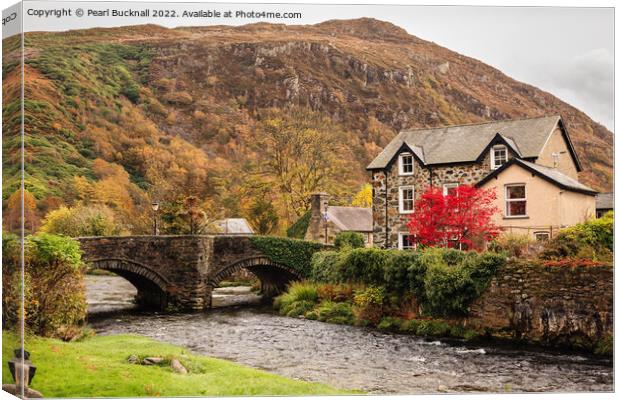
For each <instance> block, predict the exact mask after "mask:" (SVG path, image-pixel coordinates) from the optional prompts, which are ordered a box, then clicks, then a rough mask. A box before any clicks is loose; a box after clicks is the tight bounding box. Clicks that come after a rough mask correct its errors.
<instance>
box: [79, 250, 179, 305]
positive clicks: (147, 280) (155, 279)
mask: <svg viewBox="0 0 620 400" xmlns="http://www.w3.org/2000/svg"><path fill="white" fill-rule="evenodd" d="M85 261H86V262H87V263H89V264H90V265H92V266H93V267H94V268H96V269H102V270H105V271H110V272H113V273H115V274H116V275H119V276H121V277H123V278H125V279H126V280H128V281H129V282H130V283H131V284H132V285H133V286H134V287H135V288H136V289H137V290H138V294H137V296H136V303H138V305H141V306H146V307H154V308H160V309H163V308H165V307H166V305H167V302H168V296H167V293H168V289H169V286H170V283H169V282H168V280H167V279H166V278H165V277H163V276H162V275H161V274H159V273H157V272H156V271H154V270H153V269H152V268H150V267H148V266H147V265H144V264H142V263H140V262H137V261H134V260H129V259H126V258H98V259H91V260H88V259H87V260H85Z"/></svg>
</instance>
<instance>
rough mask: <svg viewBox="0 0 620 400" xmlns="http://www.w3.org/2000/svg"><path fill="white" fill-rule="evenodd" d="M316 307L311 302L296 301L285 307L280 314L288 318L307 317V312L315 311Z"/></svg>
mask: <svg viewBox="0 0 620 400" xmlns="http://www.w3.org/2000/svg"><path fill="white" fill-rule="evenodd" d="M315 306H316V303H314V302H311V301H306V300H300V301H294V302H293V303H291V304H288V305H287V306H286V307H283V308H282V309H281V310H280V314H282V315H286V316H287V317H299V316H300V315H305V314H306V313H307V312H309V311H312V310H314V307H315Z"/></svg>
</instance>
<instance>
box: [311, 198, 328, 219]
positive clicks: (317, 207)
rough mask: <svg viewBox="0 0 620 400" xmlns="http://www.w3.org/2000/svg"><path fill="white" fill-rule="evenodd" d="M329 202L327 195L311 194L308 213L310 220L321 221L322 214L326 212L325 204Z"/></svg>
mask: <svg viewBox="0 0 620 400" xmlns="http://www.w3.org/2000/svg"><path fill="white" fill-rule="evenodd" d="M328 202H329V195H328V194H327V193H323V192H321V193H313V194H312V195H311V196H310V211H311V218H312V219H315V218H318V219H321V218H323V214H324V213H325V211H326V210H327V203H328Z"/></svg>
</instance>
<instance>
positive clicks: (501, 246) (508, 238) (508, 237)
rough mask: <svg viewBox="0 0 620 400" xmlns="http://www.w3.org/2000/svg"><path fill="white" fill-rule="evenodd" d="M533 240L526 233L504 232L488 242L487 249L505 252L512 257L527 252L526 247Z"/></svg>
mask: <svg viewBox="0 0 620 400" xmlns="http://www.w3.org/2000/svg"><path fill="white" fill-rule="evenodd" d="M533 242H534V241H533V240H532V238H531V237H530V236H528V235H520V234H515V233H504V234H502V235H500V236H499V237H498V238H497V239H495V240H494V241H492V242H491V243H490V244H489V250H491V251H493V252H496V253H499V252H506V254H508V255H509V256H512V257H521V256H522V255H524V254H526V253H527V250H528V247H529V246H530V245H531V244H532V243H533Z"/></svg>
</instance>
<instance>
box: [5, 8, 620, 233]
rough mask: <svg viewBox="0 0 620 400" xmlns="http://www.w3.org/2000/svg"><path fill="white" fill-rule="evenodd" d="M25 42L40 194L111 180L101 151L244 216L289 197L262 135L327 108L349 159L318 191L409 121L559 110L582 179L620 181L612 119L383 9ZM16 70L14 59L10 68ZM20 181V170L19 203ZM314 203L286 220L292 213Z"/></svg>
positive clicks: (138, 183) (157, 191)
mask: <svg viewBox="0 0 620 400" xmlns="http://www.w3.org/2000/svg"><path fill="white" fill-rule="evenodd" d="M26 49H27V54H26V63H27V74H26V82H27V86H26V91H27V93H28V95H27V98H28V99H29V104H27V105H26V108H27V112H28V113H30V115H31V118H29V120H28V121H27V131H28V125H29V126H30V127H31V129H30V132H31V133H32V140H33V142H31V143H30V144H29V146H30V147H29V149H30V152H31V153H32V154H34V153H37V154H42V155H43V157H42V158H37V157H34V158H33V159H32V163H31V165H30V167H29V168H30V171H29V181H28V186H29V187H30V188H31V190H32V191H33V192H34V193H35V196H36V197H37V198H38V199H39V200H40V201H45V199H48V198H49V197H65V198H66V197H67V193H74V192H75V191H76V189H75V183H74V182H72V181H73V180H72V179H71V176H72V175H75V174H80V175H82V176H84V177H85V179H87V180H90V181H98V180H101V179H103V175H102V173H101V171H96V170H95V169H96V168H94V167H93V163H94V161H95V160H96V159H99V160H104V161H105V162H107V163H109V164H111V165H120V166H122V168H123V169H124V170H125V171H126V172H127V173H128V175H129V177H130V183H129V184H128V185H129V186H128V190H129V191H130V192H131V194H132V196H131V197H132V198H133V199H134V202H135V203H136V204H141V203H142V202H144V201H145V199H146V197H148V196H150V197H153V196H155V197H160V198H166V196H169V195H170V193H171V192H178V191H179V190H180V188H182V189H181V190H185V191H187V192H188V193H192V194H195V195H197V196H200V197H201V198H207V199H210V201H211V202H212V205H213V206H214V207H215V208H218V209H222V210H224V211H222V213H224V214H229V215H232V214H237V215H244V213H247V212H248V210H249V208H250V205H249V203H248V201H249V200H248V201H245V200H244V199H246V198H251V197H252V196H255V195H256V194H257V193H265V191H269V193H271V195H272V198H271V199H272V200H273V201H277V198H278V196H277V194H278V191H280V192H281V193H280V194H282V193H285V189H284V185H282V182H280V181H279V180H278V179H279V178H278V176H276V175H277V174H275V172H273V169H269V168H267V167H268V166H269V165H270V164H269V159H267V158H266V157H267V156H266V155H265V152H266V151H265V148H264V146H263V144H262V143H257V138H263V139H264V137H263V136H261V135H260V133H261V132H263V131H264V130H265V129H266V128H265V126H266V125H265V124H266V123H268V122H269V121H273V120H276V121H286V120H287V118H288V120H289V122H290V121H291V120H292V119H294V118H292V117H290V115H296V114H294V113H295V112H296V111H295V110H308V111H307V113H310V114H312V115H313V116H311V117H309V120H317V118H326V119H325V120H324V121H322V122H321V124H323V125H324V129H327V130H329V131H330V132H333V135H334V136H337V140H336V141H335V142H334V143H332V144H330V148H329V149H328V150H329V151H332V152H333V153H334V155H335V156H336V157H335V158H336V159H339V160H345V161H346V163H344V164H339V165H338V167H337V168H333V169H332V170H330V171H329V174H331V175H330V176H329V177H328V178H329V179H327V180H325V181H324V182H321V183H319V184H318V186H317V188H320V189H321V190H327V191H330V192H332V193H336V194H338V195H339V196H340V197H339V198H340V199H341V201H342V202H346V200H343V199H346V198H348V197H350V195H351V194H353V193H355V192H356V191H357V190H358V189H359V186H360V185H361V184H362V183H363V182H364V181H366V180H367V179H368V176H367V174H366V173H365V171H364V167H365V165H366V164H367V163H368V162H369V161H370V160H371V159H372V158H373V157H374V156H375V155H376V154H378V152H379V151H380V150H381V148H382V147H383V146H385V144H387V143H388V142H389V141H390V140H391V138H392V137H393V136H394V135H395V134H396V133H397V132H398V130H400V129H403V128H413V127H429V126H439V125H448V124H462V123H472V122H480V121H485V120H497V119H510V118H521V117H531V116H539V115H549V114H560V115H562V117H563V118H564V119H565V122H566V123H567V126H568V129H569V132H570V133H571V136H572V138H573V141H574V143H575V145H576V148H577V152H578V153H579V155H580V157H581V159H582V162H583V165H584V168H585V171H584V172H583V173H582V174H581V177H580V178H581V180H582V181H583V182H584V183H586V184H588V185H591V186H592V187H594V188H596V189H599V190H610V189H611V186H612V183H611V182H612V173H613V166H612V160H613V155H612V153H613V149H612V145H613V138H612V134H611V132H609V131H608V130H607V129H605V128H604V127H603V126H601V125H600V124H597V123H595V122H593V121H592V120H591V119H590V118H588V117H587V115H585V114H584V113H583V112H581V111H579V110H577V109H575V108H574V107H572V106H570V105H568V104H566V103H564V102H562V101H561V100H559V99H557V98H555V97H554V96H552V95H551V94H549V93H546V92H543V91H541V90H539V89H537V88H535V87H533V86H530V85H527V84H524V83H521V82H517V81H515V80H513V79H511V78H509V77H507V76H506V75H504V74H503V73H501V72H500V71H498V70H496V69H494V68H492V67H490V66H488V65H485V64H483V63H481V62H479V61H477V60H475V59H472V58H469V57H466V56H463V55H460V54H457V53H455V52H452V51H450V50H448V49H445V48H443V47H440V46H438V45H436V44H433V43H431V42H427V41H424V40H421V39H419V38H416V37H413V36H411V35H408V34H407V33H406V32H405V31H404V30H403V29H401V28H398V27H396V26H394V25H392V24H389V23H386V22H382V21H377V20H373V19H358V20H345V21H328V22H324V23H321V24H317V25H312V26H286V25H273V24H264V23H260V24H253V25H246V26H242V27H227V26H213V27H200V28H179V29H173V30H170V29H165V28H162V27H158V26H153V25H145V26H136V27H125V28H113V29H90V30H84V31H71V32H66V33H30V34H28V35H27V37H26ZM16 73H17V71H16V70H15V69H13V70H11V69H10V68H9V69H8V71H7V72H5V77H8V78H9V80H10V79H11V77H12V76H14V75H15V74H16ZM291 113H292V114H291ZM313 118H314V119H313ZM289 125H291V124H289ZM291 126H292V125H291ZM35 139H36V140H35ZM97 165H101V161H98V164H97ZM99 169H101V168H99ZM15 183H16V182H15V180H11V179H9V181H8V182H7V181H6V180H5V184H4V186H5V197H4V198H5V199H6V198H7V197H8V195H10V194H11V193H12V191H13V190H14V189H15ZM46 186H47V187H48V188H47V189H46ZM271 187H276V190H275V191H270V190H268V189H267V188H271ZM308 190H310V189H308ZM147 195H148V196H147ZM72 196H73V197H71V196H69V197H70V198H69V201H73V200H76V199H79V198H80V194H79V193H74V194H73V195H72ZM54 204H55V203H54ZM304 206H305V205H301V206H300V207H294V210H293V209H290V207H289V209H288V210H287V211H286V212H282V215H281V217H282V218H284V221H290V220H293V219H295V218H296V216H298V215H300V209H302V208H303V207H304ZM50 207H51V206H50ZM44 208H45V207H42V210H43V209H44ZM43 211H44V210H43Z"/></svg>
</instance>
